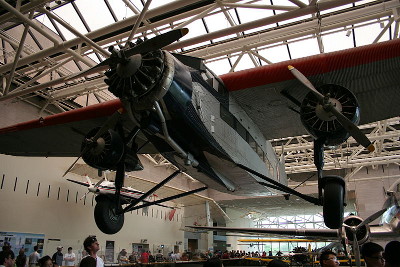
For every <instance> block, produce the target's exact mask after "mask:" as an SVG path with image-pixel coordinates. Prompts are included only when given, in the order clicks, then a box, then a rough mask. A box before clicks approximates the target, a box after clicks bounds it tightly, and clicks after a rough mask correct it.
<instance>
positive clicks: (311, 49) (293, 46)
mask: <svg viewBox="0 0 400 267" xmlns="http://www.w3.org/2000/svg"><path fill="white" fill-rule="evenodd" d="M289 49H290V54H291V56H292V59H295V58H302V57H307V56H312V55H316V54H319V53H320V52H319V47H318V42H317V39H316V38H311V39H306V40H301V41H297V42H293V43H290V44H289Z"/></svg>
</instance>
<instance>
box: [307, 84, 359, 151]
mask: <svg viewBox="0 0 400 267" xmlns="http://www.w3.org/2000/svg"><path fill="white" fill-rule="evenodd" d="M317 90H318V91H319V92H320V93H322V94H323V95H325V96H327V95H329V101H330V102H331V103H332V104H333V105H334V106H335V107H336V108H337V109H338V110H339V111H340V112H341V113H342V114H343V115H344V116H346V117H347V118H348V119H349V120H350V121H352V122H353V123H354V124H355V125H358V123H359V121H360V108H359V105H358V102H357V99H356V97H355V96H354V94H353V93H352V92H351V91H350V90H348V89H347V88H344V87H342V86H340V85H336V84H324V85H322V86H319V87H317ZM300 118H301V122H302V123H303V125H304V127H305V128H306V130H307V131H308V132H309V133H310V134H311V135H312V136H313V137H314V138H315V139H320V138H323V139H325V145H326V146H337V145H339V144H341V143H343V142H344V141H346V140H347V138H349V136H350V134H349V133H348V132H347V130H346V129H345V128H344V127H343V126H342V125H341V124H340V123H339V121H338V120H337V119H336V117H335V116H334V115H333V114H331V113H330V112H327V111H325V110H324V108H323V106H322V104H320V103H319V102H318V100H317V98H316V97H315V95H314V94H313V93H312V92H310V93H308V94H307V95H306V97H305V98H304V100H303V102H302V104H301V108H300Z"/></svg>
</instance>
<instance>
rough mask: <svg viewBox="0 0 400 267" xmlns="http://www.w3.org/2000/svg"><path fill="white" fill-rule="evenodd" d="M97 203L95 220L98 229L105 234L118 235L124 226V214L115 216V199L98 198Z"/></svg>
mask: <svg viewBox="0 0 400 267" xmlns="http://www.w3.org/2000/svg"><path fill="white" fill-rule="evenodd" d="M96 201H97V204H96V207H95V208H94V220H95V221H96V224H97V227H98V228H99V229H100V231H102V232H103V233H105V234H109V235H112V234H115V233H118V231H119V230H121V228H122V226H123V225H124V214H120V215H116V214H115V201H114V200H113V199H109V198H97V199H96ZM119 208H121V206H120V207H119Z"/></svg>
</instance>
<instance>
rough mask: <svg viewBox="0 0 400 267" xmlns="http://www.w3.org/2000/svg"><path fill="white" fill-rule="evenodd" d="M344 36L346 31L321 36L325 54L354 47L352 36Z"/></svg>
mask: <svg viewBox="0 0 400 267" xmlns="http://www.w3.org/2000/svg"><path fill="white" fill-rule="evenodd" d="M350 31H351V30H350ZM346 34H347V31H340V32H335V33H331V34H328V35H324V36H322V42H323V44H324V51H325V53H329V52H332V51H338V50H343V49H347V48H352V47H354V45H353V37H352V35H349V36H347V35H346Z"/></svg>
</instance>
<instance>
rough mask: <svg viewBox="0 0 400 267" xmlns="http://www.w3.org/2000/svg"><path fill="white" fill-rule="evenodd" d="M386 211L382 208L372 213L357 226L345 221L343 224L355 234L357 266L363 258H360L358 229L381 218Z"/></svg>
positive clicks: (354, 247) (354, 248) (354, 244)
mask: <svg viewBox="0 0 400 267" xmlns="http://www.w3.org/2000/svg"><path fill="white" fill-rule="evenodd" d="M385 211H386V209H381V210H379V211H377V212H375V213H374V214H372V215H371V216H369V217H368V218H367V219H365V220H364V221H362V222H361V223H360V224H359V225H357V226H349V225H347V224H345V223H343V226H344V227H345V228H347V229H349V230H350V232H351V233H352V234H353V242H354V243H353V250H354V257H355V260H356V266H360V264H361V260H360V259H361V258H360V246H359V245H358V240H357V231H358V230H359V229H360V228H361V227H363V226H364V225H367V224H369V223H370V222H372V221H374V220H375V219H377V218H379V217H380V216H381V215H382V214H383V213H384V212H385Z"/></svg>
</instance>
